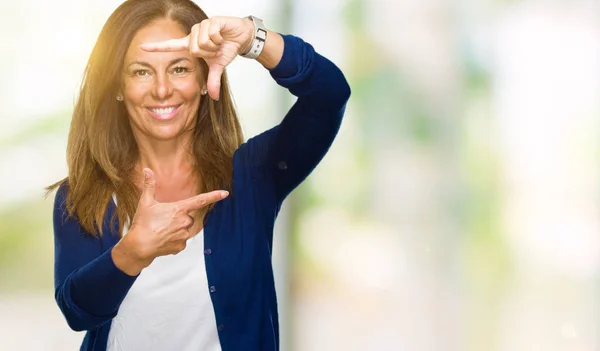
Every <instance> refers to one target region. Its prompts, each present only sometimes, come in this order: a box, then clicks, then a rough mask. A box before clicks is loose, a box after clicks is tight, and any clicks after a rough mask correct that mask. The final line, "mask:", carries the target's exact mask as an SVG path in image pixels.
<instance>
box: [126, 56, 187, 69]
mask: <svg viewBox="0 0 600 351" xmlns="http://www.w3.org/2000/svg"><path fill="white" fill-rule="evenodd" d="M181 61H190V59H188V58H187V57H179V58H176V59H174V60H171V62H169V66H172V65H174V64H176V63H179V62H181ZM132 65H141V66H144V67H148V68H153V67H152V65H151V64H149V63H148V62H144V61H133V62H131V63H130V64H128V65H127V67H131V66H132Z"/></svg>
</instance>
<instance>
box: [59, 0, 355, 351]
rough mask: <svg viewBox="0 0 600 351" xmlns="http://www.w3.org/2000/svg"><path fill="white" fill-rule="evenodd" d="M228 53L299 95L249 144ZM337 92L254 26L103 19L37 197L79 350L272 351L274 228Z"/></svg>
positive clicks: (158, 2)
mask: <svg viewBox="0 0 600 351" xmlns="http://www.w3.org/2000/svg"><path fill="white" fill-rule="evenodd" d="M265 36H266V38H265ZM238 55H242V56H245V57H248V58H251V59H256V60H257V61H258V62H259V63H260V64H262V65H263V66H264V67H265V68H266V69H268V70H269V71H270V74H271V76H272V77H273V79H274V80H275V81H276V82H277V83H278V84H280V85H281V86H283V87H285V88H288V89H289V90H290V92H291V93H292V94H294V95H296V96H297V97H298V99H297V101H296V103H295V104H294V105H293V107H292V108H291V109H290V111H289V112H288V113H287V115H286V116H285V118H284V119H283V121H282V122H281V124H279V125H278V126H276V127H274V128H272V129H271V130H269V131H266V132H264V133H262V134H261V135H259V136H257V137H255V138H252V139H250V140H248V141H247V142H246V143H243V137H242V133H241V128H240V125H239V122H238V120H237V117H236V114H235V110H234V107H233V103H232V99H231V96H230V92H229V88H228V85H227V79H226V75H225V71H224V69H225V67H226V66H227V65H229V63H231V62H232V61H233V60H234V58H236V57H237V56H238ZM349 95H350V88H349V86H348V84H347V83H346V80H345V79H344V76H343V74H342V73H341V72H340V70H339V69H338V68H337V67H336V66H335V65H334V64H332V63H331V62H330V61H329V60H327V59H325V58H324V57H322V56H320V55H319V54H317V53H315V51H314V50H313V48H312V46H310V45H309V44H307V43H305V42H304V41H302V40H301V39H299V38H297V37H294V36H290V35H280V34H278V33H274V32H271V31H269V30H267V29H265V28H264V27H263V25H262V22H261V21H260V20H259V19H256V18H254V17H252V16H250V17H249V18H234V17H213V18H210V19H208V18H207V16H206V14H205V13H204V12H203V11H202V10H201V9H200V8H198V7H197V6H196V5H195V4H194V3H192V2H191V1H188V0H129V1H126V2H125V3H123V4H122V5H121V6H120V7H119V8H118V9H117V10H115V12H114V13H113V14H112V15H111V16H110V18H109V19H108V21H107V23H106V24H105V26H104V28H103V29H102V32H101V33H100V36H99V38H98V41H97V43H96V46H95V47H94V50H93V52H92V55H91V57H90V60H89V62H88V65H87V68H86V73H85V78H84V81H83V83H82V87H81V93H80V96H79V98H78V101H77V104H76V107H75V110H74V114H73V120H72V123H71V130H70V134H69V142H68V149H67V156H68V165H69V175H68V177H67V178H65V179H64V180H62V181H60V182H58V183H57V184H54V185H53V186H51V187H50V189H54V188H58V191H57V196H56V200H55V206H54V236H55V287H56V291H55V298H56V301H57V303H58V306H59V307H60V309H61V311H62V313H63V314H64V316H65V318H66V320H67V323H68V324H69V326H70V327H71V328H72V329H73V330H78V331H79V330H85V331H87V332H86V335H85V338H84V340H83V344H82V346H81V349H82V350H105V349H108V350H128V351H130V350H277V349H279V329H278V315H277V301H276V296H275V286H274V281H273V270H272V266H271V249H272V241H273V225H274V221H275V218H276V216H277V213H278V211H279V209H280V207H281V204H282V202H283V200H284V199H285V197H286V196H287V195H288V194H289V193H290V192H291V191H292V190H293V189H294V188H295V187H296V186H297V185H298V184H299V183H300V182H302V180H303V179H304V178H305V177H306V176H307V175H308V174H309V173H310V172H311V171H312V169H313V168H314V167H315V166H316V165H317V163H318V162H319V161H320V160H321V159H322V157H323V156H324V155H325V153H326V152H327V149H328V148H329V146H330V145H331V143H332V142H333V139H334V137H335V135H336V133H337V131H338V129H339V125H340V122H341V119H342V115H343V113H344V107H345V104H346V101H347V100H348V98H349ZM223 189H227V190H223ZM228 191H229V192H230V193H229V192H228Z"/></svg>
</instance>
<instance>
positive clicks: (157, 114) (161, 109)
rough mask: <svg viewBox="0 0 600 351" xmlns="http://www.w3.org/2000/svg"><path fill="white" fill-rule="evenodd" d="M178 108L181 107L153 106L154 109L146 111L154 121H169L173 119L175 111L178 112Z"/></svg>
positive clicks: (149, 108) (150, 108)
mask: <svg viewBox="0 0 600 351" xmlns="http://www.w3.org/2000/svg"><path fill="white" fill-rule="evenodd" d="M179 106H181V105H171V106H155V107H147V109H148V111H150V113H151V114H152V116H154V118H156V119H160V120H163V121H164V120H169V119H172V118H173V117H175V115H176V114H177V111H178V110H179Z"/></svg>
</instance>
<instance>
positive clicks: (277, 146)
mask: <svg viewBox="0 0 600 351" xmlns="http://www.w3.org/2000/svg"><path fill="white" fill-rule="evenodd" d="M283 37H284V43H285V46H284V53H283V57H282V59H281V62H280V63H279V64H278V65H277V67H275V68H273V69H272V70H271V71H270V73H271V76H272V77H273V78H274V79H275V81H276V82H277V83H278V84H279V85H281V86H283V87H285V88H288V89H289V91H290V92H291V93H292V94H294V95H295V96H297V97H298V99H297V101H296V102H295V104H294V105H293V106H292V108H291V109H290V111H289V112H288V113H287V114H286V116H285V118H284V119H283V121H282V122H281V124H279V125H277V126H276V127H274V128H272V129H270V130H268V131H266V132H264V133H262V134H260V135H258V136H256V137H254V138H251V139H250V140H248V141H247V142H246V143H244V144H242V145H241V146H240V147H239V148H238V150H237V151H236V152H235V154H234V156H233V183H232V187H233V192H232V193H233V195H232V196H230V197H227V198H226V199H225V200H223V201H220V202H217V204H216V206H215V207H214V209H213V210H212V211H210V212H209V213H208V214H207V216H206V223H205V228H204V234H205V235H204V247H205V251H204V258H205V262H206V274H207V277H208V285H207V287H206V288H207V289H208V287H209V286H214V287H215V289H214V292H211V293H210V295H211V299H212V303H213V308H214V311H215V316H216V321H217V329H218V331H219V340H220V342H221V347H222V349H223V351H232V350H244V351H252V350H278V349H279V324H278V314H277V299H276V296H275V284H274V280H273V268H272V264H271V251H272V243H273V226H274V222H275V218H276V217H277V213H278V212H279V209H280V207H281V203H282V201H283V200H284V198H285V197H286V196H287V195H288V194H289V193H290V192H291V191H292V190H293V189H294V188H295V187H296V186H298V184H300V182H302V181H303V180H304V179H305V178H306V176H308V174H309V173H310V172H311V171H312V170H313V169H314V167H315V166H316V165H317V164H318V163H319V161H320V160H321V159H322V158H323V156H324V155H325V153H326V152H327V150H328V149H329V147H330V145H331V143H332V142H333V139H334V137H335V135H336V134H337V131H338V129H339V126H340V123H341V120H342V116H343V114H344V109H345V105H346V102H347V100H348V98H349V97H350V87H349V86H348V83H347V82H346V79H345V78H344V75H343V74H342V72H341V71H340V70H339V69H338V68H337V67H336V66H335V65H334V64H333V63H332V62H331V61H329V60H328V59H326V58H324V57H323V56H321V55H319V54H318V53H316V52H315V51H314V49H313V47H312V46H311V45H310V44H308V43H306V42H304V41H303V40H302V39H300V38H297V37H294V36H291V35H285V36H283ZM67 192H68V185H67V183H65V184H64V185H63V186H61V187H60V188H59V190H58V192H57V195H56V199H55V203H54V243H55V263H54V264H55V267H54V274H55V278H54V283H55V298H56V302H57V304H58V306H59V308H60V310H61V311H62V313H63V314H64V316H65V318H66V320H67V323H68V324H69V326H70V327H71V328H72V329H73V330H76V331H82V330H85V331H87V333H86V335H85V338H84V340H83V343H82V345H81V350H105V349H106V343H107V338H108V332H109V330H110V325H111V320H112V318H114V317H115V316H116V314H117V311H118V309H119V305H120V304H121V302H122V301H123V299H124V298H125V295H127V292H128V291H129V289H130V288H131V286H132V285H133V283H134V282H135V280H136V277H131V276H128V275H127V274H125V273H123V272H122V271H121V270H119V269H118V268H117V267H116V266H115V264H114V262H113V260H112V257H111V248H112V247H113V246H114V245H115V244H116V243H117V241H118V240H119V234H118V226H117V225H118V224H116V223H115V224H114V225H113V226H112V227H111V226H110V223H109V219H110V217H111V215H112V213H113V212H114V211H115V204H114V203H113V202H110V203H109V204H108V207H107V211H106V214H105V217H104V224H103V226H104V233H105V235H103V236H102V237H101V238H94V237H92V236H90V235H86V234H85V233H84V231H83V229H82V228H81V226H80V225H79V223H78V221H77V219H76V218H75V217H71V216H68V214H67V211H66V208H65V198H66V193H67ZM211 290H212V289H211ZM173 313H177V311H173Z"/></svg>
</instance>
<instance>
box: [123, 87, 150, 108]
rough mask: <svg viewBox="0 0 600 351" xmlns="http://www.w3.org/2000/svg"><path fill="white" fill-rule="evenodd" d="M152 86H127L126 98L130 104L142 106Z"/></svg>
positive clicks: (125, 90)
mask: <svg viewBox="0 0 600 351" xmlns="http://www.w3.org/2000/svg"><path fill="white" fill-rule="evenodd" d="M150 88H151V84H139V83H137V84H127V83H125V87H124V97H125V99H126V101H128V102H129V103H131V104H133V105H136V104H141V103H142V101H143V98H144V96H145V95H147V94H148V93H149V92H150Z"/></svg>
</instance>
